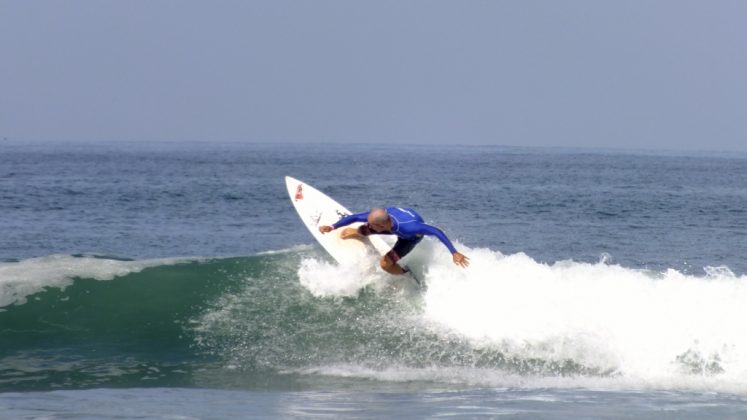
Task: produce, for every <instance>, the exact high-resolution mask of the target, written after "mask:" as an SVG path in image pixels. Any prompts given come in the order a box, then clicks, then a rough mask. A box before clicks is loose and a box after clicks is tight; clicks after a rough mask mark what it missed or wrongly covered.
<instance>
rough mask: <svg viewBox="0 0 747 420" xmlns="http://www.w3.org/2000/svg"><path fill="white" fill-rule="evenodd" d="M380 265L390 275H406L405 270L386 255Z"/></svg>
mask: <svg viewBox="0 0 747 420" xmlns="http://www.w3.org/2000/svg"><path fill="white" fill-rule="evenodd" d="M379 265H381V268H382V269H383V270H384V271H386V272H387V273H389V274H405V270H403V269H402V267H400V266H399V264H397V263H396V262H394V261H392V259H391V258H389V257H387V256H386V255H385V256H383V257H381V260H380V261H379Z"/></svg>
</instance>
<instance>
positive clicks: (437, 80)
mask: <svg viewBox="0 0 747 420" xmlns="http://www.w3.org/2000/svg"><path fill="white" fill-rule="evenodd" d="M745 22H747V2H745V1H742V0H740V1H689V0H684V1H663V0H653V1H641V0H634V1H614V2H613V1H596V0H588V1H575V0H574V1H532V0H529V1H511V2H509V1H434V0H427V1H376V2H361V1H324V0H322V1H283V0H272V1H202V2H195V1H189V0H182V1H143V0H136V1H99V0H96V1H82V0H76V1H64V2H63V1H7V0H0V140H1V139H2V138H3V137H8V138H9V139H11V140H13V141H85V142H95V141H230V142H236V141H239V142H240V141H247V142H276V141H282V142H334V143H379V142H381V143H395V144H396V143H408V144H495V145H515V146H555V147H595V148H636V149H637V148H642V149H673V150H735V151H747V24H745Z"/></svg>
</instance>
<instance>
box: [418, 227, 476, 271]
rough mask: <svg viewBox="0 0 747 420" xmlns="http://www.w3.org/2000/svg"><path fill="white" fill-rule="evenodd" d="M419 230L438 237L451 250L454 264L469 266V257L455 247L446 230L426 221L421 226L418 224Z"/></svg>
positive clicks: (423, 233)
mask: <svg viewBox="0 0 747 420" xmlns="http://www.w3.org/2000/svg"><path fill="white" fill-rule="evenodd" d="M418 231H419V232H418V233H420V234H421V235H430V236H435V237H436V238H438V240H439V241H441V243H442V244H444V245H445V246H446V248H448V249H449V252H451V259H452V260H453V261H454V264H456V265H458V266H461V267H467V266H468V265H469V258H467V256H466V255H464V254H462V253H460V252H459V251H457V250H456V248H454V244H452V243H451V241H450V240H449V238H448V237H447V236H446V234H445V233H444V231H442V230H441V229H439V228H437V227H435V226H431V225H429V224H426V223H421V224H420V226H418Z"/></svg>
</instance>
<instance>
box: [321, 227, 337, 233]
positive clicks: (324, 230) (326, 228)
mask: <svg viewBox="0 0 747 420" xmlns="http://www.w3.org/2000/svg"><path fill="white" fill-rule="evenodd" d="M333 230H335V228H333V227H332V226H319V232H322V233H327V232H332V231H333Z"/></svg>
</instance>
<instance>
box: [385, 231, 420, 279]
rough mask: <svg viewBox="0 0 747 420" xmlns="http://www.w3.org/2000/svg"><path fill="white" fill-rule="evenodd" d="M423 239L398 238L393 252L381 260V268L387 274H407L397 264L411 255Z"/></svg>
mask: <svg viewBox="0 0 747 420" xmlns="http://www.w3.org/2000/svg"><path fill="white" fill-rule="evenodd" d="M421 239H423V238H422V237H420V238H417V239H402V238H398V239H397V243H395V244H394V247H393V248H392V250H391V251H389V252H387V253H386V255H384V256H383V257H382V258H381V261H380V263H381V268H383V269H384V271H386V272H387V273H391V274H405V272H406V270H404V269H403V268H402V267H401V266H400V265H399V264H397V262H398V261H399V260H400V259H401V258H402V257H404V256H405V255H407V254H409V253H410V251H412V249H413V248H415V245H417V244H419V243H420V241H421Z"/></svg>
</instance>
